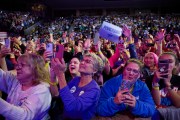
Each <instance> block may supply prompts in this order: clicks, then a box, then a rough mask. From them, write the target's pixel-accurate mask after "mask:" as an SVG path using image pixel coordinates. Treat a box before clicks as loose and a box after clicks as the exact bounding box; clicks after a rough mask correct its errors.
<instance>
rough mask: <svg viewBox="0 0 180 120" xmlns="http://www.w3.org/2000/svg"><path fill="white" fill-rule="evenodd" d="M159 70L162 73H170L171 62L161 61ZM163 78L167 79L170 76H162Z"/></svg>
mask: <svg viewBox="0 0 180 120" xmlns="http://www.w3.org/2000/svg"><path fill="white" fill-rule="evenodd" d="M158 68H159V69H158V70H159V72H160V73H168V68H169V60H159V63H158ZM161 77H163V78H167V77H168V75H162V76H161Z"/></svg>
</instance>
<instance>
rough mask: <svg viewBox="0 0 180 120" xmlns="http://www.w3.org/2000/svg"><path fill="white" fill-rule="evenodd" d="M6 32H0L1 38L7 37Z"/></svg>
mask: <svg viewBox="0 0 180 120" xmlns="http://www.w3.org/2000/svg"><path fill="white" fill-rule="evenodd" d="M7 37H8V36H7V32H0V38H1V39H4V38H7Z"/></svg>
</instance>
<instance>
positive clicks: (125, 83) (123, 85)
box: [119, 80, 133, 94]
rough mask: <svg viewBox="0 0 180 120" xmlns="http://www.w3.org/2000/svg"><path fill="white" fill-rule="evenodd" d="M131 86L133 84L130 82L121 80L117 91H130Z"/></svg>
mask: <svg viewBox="0 0 180 120" xmlns="http://www.w3.org/2000/svg"><path fill="white" fill-rule="evenodd" d="M132 85H133V83H132V82H130V81H129V80H123V81H122V83H121V86H120V87H119V89H120V90H130V89H131V87H132ZM124 94H128V92H126V93H124Z"/></svg>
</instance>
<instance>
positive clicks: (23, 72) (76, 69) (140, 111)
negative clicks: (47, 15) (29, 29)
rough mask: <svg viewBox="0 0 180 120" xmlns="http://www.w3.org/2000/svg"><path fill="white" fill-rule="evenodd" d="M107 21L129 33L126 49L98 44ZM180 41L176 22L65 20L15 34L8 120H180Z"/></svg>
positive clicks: (7, 80)
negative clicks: (24, 33)
mask: <svg viewBox="0 0 180 120" xmlns="http://www.w3.org/2000/svg"><path fill="white" fill-rule="evenodd" d="M32 18H33V16H32ZM25 21H26V20H25ZM103 21H106V22H109V23H112V24H114V25H117V26H119V27H121V28H122V35H121V36H119V41H118V43H115V42H112V41H111V40H108V39H104V38H103V36H98V32H99V29H100V27H101V25H102V22H103ZM179 35H180V18H179V16H176V15H174V16H173V15H171V16H170V15H164V16H160V15H134V16H129V15H117V16H113V15H109V16H80V17H60V18H58V19H56V20H53V21H51V22H43V23H41V24H39V25H38V27H37V28H36V29H35V30H34V32H33V33H32V34H31V35H26V36H25V35H20V34H15V33H14V34H12V33H11V34H10V35H8V37H7V38H5V39H4V38H3V39H2V38H1V41H0V46H1V47H0V67H1V69H0V91H1V98H0V106H1V109H0V115H2V118H0V119H4V118H6V119H10V120H69V119H76V120H80V119H82V120H109V119H113V120H114V119H117V120H135V119H136V120H140V119H141V120H142V119H147V120H148V119H149V120H150V119H152V120H161V119H163V120H178V119H180V116H179V115H180V114H179V113H180V102H179V101H180V90H179V89H180V76H179V75H180V67H179V60H180V49H179V48H180V37H179ZM7 39H8V40H10V45H9V46H7V42H6V41H7Z"/></svg>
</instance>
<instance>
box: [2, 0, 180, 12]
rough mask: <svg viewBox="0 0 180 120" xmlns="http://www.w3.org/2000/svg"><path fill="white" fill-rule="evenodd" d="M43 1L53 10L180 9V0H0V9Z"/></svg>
mask: <svg viewBox="0 0 180 120" xmlns="http://www.w3.org/2000/svg"><path fill="white" fill-rule="evenodd" d="M35 3H41V4H44V5H45V6H47V7H48V8H50V9H53V10H62V9H99V8H172V9H177V10H179V9H178V6H179V4H178V3H179V2H178V0H0V9H12V10H13V9H16V10H18V9H19V10H27V9H29V8H30V7H31V6H32V5H33V4H35Z"/></svg>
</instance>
